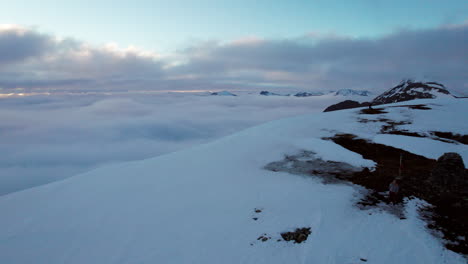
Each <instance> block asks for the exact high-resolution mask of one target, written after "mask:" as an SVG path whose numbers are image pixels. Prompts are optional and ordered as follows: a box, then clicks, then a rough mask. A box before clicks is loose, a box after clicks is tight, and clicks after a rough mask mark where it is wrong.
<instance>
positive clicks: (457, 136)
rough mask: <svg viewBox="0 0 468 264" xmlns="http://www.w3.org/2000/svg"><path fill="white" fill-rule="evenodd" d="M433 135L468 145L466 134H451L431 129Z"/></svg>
mask: <svg viewBox="0 0 468 264" xmlns="http://www.w3.org/2000/svg"><path fill="white" fill-rule="evenodd" d="M431 133H432V134H433V135H434V136H436V137H439V138H445V139H450V140H454V141H457V142H459V143H462V144H465V145H468V135H460V134H453V133H451V132H440V131H432V132H431Z"/></svg>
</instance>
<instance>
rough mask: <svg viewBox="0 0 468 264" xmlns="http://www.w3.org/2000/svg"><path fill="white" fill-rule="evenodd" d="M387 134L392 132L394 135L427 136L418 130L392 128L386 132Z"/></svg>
mask: <svg viewBox="0 0 468 264" xmlns="http://www.w3.org/2000/svg"><path fill="white" fill-rule="evenodd" d="M385 134H392V135H402V136H408V137H420V138H423V137H426V136H425V135H421V134H418V133H416V132H410V131H408V130H391V131H388V132H386V133H385Z"/></svg>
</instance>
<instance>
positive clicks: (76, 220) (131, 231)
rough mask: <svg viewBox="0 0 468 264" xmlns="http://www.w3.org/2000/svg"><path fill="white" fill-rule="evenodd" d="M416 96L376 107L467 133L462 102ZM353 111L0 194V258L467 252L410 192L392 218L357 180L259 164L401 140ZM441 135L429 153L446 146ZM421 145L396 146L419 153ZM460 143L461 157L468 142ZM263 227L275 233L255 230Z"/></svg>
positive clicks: (322, 257)
mask: <svg viewBox="0 0 468 264" xmlns="http://www.w3.org/2000/svg"><path fill="white" fill-rule="evenodd" d="M418 103H427V104H431V108H432V110H426V111H422V110H413V109H409V108H403V107H395V108H392V109H390V112H389V113H386V114H380V115H373V116H372V118H375V119H376V120H378V119H379V118H392V119H395V120H403V119H404V120H407V119H411V120H412V121H413V125H412V126H411V127H410V128H411V129H415V130H425V131H430V130H434V128H439V127H440V125H441V124H440V123H438V122H436V121H431V120H432V119H431V118H432V117H433V116H437V118H440V119H441V120H443V122H445V123H444V124H443V125H444V126H447V127H448V128H450V129H452V130H453V131H459V132H462V133H465V134H466V133H467V132H468V128H467V126H466V124H465V123H464V122H463V121H464V120H465V117H464V116H463V113H465V112H466V109H467V102H466V101H464V100H456V99H450V100H449V99H446V100H420V101H419V102H418ZM359 111H360V109H350V110H344V111H337V112H329V113H323V114H316V115H306V116H300V117H296V118H289V119H284V120H279V121H274V122H270V123H267V124H264V125H261V126H258V127H254V128H251V129H247V130H245V131H242V132H240V133H237V134H234V135H232V136H228V137H225V138H223V139H221V140H218V141H215V142H212V143H210V144H206V145H201V146H198V147H194V148H192V149H188V150H184V151H180V152H176V153H172V154H168V155H164V156H160V157H157V158H153V159H148V160H142V161H138V162H128V163H122V164H119V165H114V166H109V167H102V168H99V169H96V170H94V171H91V172H88V173H85V174H82V175H79V176H75V177H72V178H69V179H67V180H64V181H61V182H55V183H52V184H49V185H45V186H41V187H38V188H34V189H29V190H26V191H22V192H18V193H13V194H10V195H6V196H3V197H0V212H1V215H2V216H1V217H0V226H1V227H2V228H1V229H0V263H15V264H21V263H37V264H41V263H44V264H54V263H99V264H105V263H114V264H120V263H269V264H270V263H362V262H363V260H366V261H367V263H379V264H384V263H392V264H394V263H411V264H414V263H424V264H429V263H432V264H440V263H450V264H457V263H466V262H465V259H463V258H462V257H461V256H459V255H457V254H455V253H453V252H451V251H448V250H446V249H445V248H444V246H443V245H442V243H441V242H440V241H439V240H438V239H436V238H435V237H433V236H432V235H431V234H429V233H428V232H427V231H426V230H425V227H424V223H423V222H422V221H421V220H420V219H419V218H418V217H417V212H416V211H417V207H418V204H419V203H421V202H420V201H418V200H411V201H409V202H408V204H407V206H406V209H405V210H406V216H407V219H406V220H400V219H398V218H396V217H395V216H393V215H390V214H388V213H386V212H382V211H379V210H370V211H361V210H359V209H357V208H356V207H354V206H353V204H354V202H355V201H356V200H357V199H359V197H360V196H361V194H360V192H359V190H360V188H359V187H357V186H354V185H334V184H323V183H322V182H321V181H320V180H319V179H318V178H314V177H306V176H298V175H291V174H288V173H283V172H272V171H267V170H265V169H263V167H264V166H265V165H266V164H267V163H269V162H271V161H275V160H280V159H282V158H283V157H284V155H285V154H294V153H298V152H300V151H302V150H309V151H313V152H315V153H317V156H319V157H322V158H323V159H324V160H333V161H343V162H347V163H350V164H352V165H354V166H361V167H366V166H367V167H372V166H373V165H374V163H373V162H372V161H369V160H365V159H363V158H362V157H361V156H360V155H358V154H356V153H353V152H351V151H349V150H346V149H344V148H342V147H341V146H339V145H336V144H335V143H333V142H332V141H326V140H323V139H322V138H323V137H326V136H331V135H334V134H336V133H353V134H355V135H358V136H360V137H363V138H368V139H371V140H374V139H378V140H379V141H386V142H388V144H390V145H400V143H399V142H400V140H399V139H392V140H387V139H385V138H383V139H382V138H380V137H381V135H378V131H379V130H380V127H379V126H377V123H378V121H376V122H367V123H362V122H358V120H359V114H358V113H359ZM457 113H458V114H457ZM460 113H461V114H460ZM408 126H409V125H408ZM402 137H403V136H402ZM437 143H438V145H437V148H436V149H433V150H431V153H430V156H431V157H432V156H436V155H439V154H442V153H444V152H446V151H447V150H452V149H451V148H452V147H453V146H454V145H453V144H449V143H444V144H442V143H443V142H437ZM426 144H427V142H417V141H414V142H413V141H411V143H409V144H408V143H405V144H402V145H403V146H399V147H403V148H407V149H408V150H410V151H414V152H415V153H418V152H421V153H423V154H424V151H423V149H424V148H426ZM459 150H461V151H462V155H463V157H464V158H465V159H467V158H468V153H467V151H466V148H464V149H463V148H461V149H459ZM463 151H464V152H463ZM256 208H257V209H260V210H261V212H259V213H256V212H255V209H256ZM253 218H258V219H257V220H254V219H253ZM297 227H311V231H312V233H311V235H310V236H309V238H308V239H307V241H305V242H304V243H302V244H294V243H292V242H285V241H277V240H278V239H280V238H281V237H280V233H281V232H284V231H290V230H292V229H295V228H297ZM263 234H267V236H268V237H271V239H269V240H267V241H266V242H261V241H259V240H257V238H258V237H259V236H261V235H263ZM361 259H363V260H361Z"/></svg>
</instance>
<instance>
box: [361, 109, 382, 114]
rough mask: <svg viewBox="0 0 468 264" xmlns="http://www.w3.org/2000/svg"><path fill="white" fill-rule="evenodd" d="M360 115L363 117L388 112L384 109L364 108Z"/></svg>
mask: <svg viewBox="0 0 468 264" xmlns="http://www.w3.org/2000/svg"><path fill="white" fill-rule="evenodd" d="M359 113H360V114H363V115H377V114H385V113H388V112H385V111H384V110H383V108H364V109H362V110H361V111H360V112H359Z"/></svg>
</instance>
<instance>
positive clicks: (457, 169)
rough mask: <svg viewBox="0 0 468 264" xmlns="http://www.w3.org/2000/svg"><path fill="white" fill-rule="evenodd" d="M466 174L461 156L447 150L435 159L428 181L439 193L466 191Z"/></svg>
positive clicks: (467, 180) (467, 178) (467, 179)
mask: <svg viewBox="0 0 468 264" xmlns="http://www.w3.org/2000/svg"><path fill="white" fill-rule="evenodd" d="M467 176H468V175H467V172H466V169H465V164H464V163H463V159H462V157H461V156H460V155H459V154H458V153H454V152H449V153H445V154H444V155H442V156H441V157H440V158H439V159H437V163H436V165H435V167H434V169H433V170H432V173H431V177H430V178H429V181H430V183H431V185H432V186H433V187H435V189H436V191H437V192H439V193H453V192H457V193H459V192H462V193H467V192H468V190H467V186H468V184H467V183H468V177H467Z"/></svg>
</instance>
